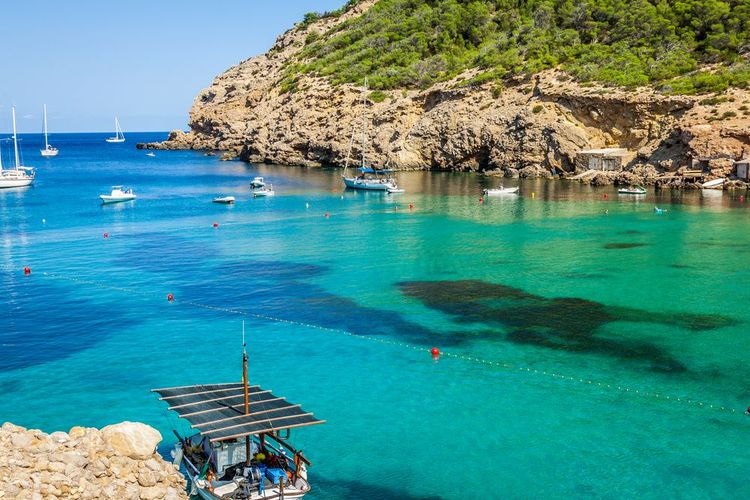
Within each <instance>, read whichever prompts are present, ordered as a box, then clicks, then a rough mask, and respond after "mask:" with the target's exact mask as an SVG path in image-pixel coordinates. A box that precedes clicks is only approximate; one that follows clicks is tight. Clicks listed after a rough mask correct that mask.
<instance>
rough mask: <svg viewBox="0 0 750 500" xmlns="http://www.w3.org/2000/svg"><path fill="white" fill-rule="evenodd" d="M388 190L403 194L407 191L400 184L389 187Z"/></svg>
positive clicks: (389, 192) (392, 192)
mask: <svg viewBox="0 0 750 500" xmlns="http://www.w3.org/2000/svg"><path fill="white" fill-rule="evenodd" d="M386 191H388V194H401V193H405V192H406V191H405V190H404V189H402V188H400V187H398V186H393V187H389V188H388V189H386Z"/></svg>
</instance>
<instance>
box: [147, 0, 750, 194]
mask: <svg viewBox="0 0 750 500" xmlns="http://www.w3.org/2000/svg"><path fill="white" fill-rule="evenodd" d="M749 6H750V0H746V1H743V2H721V1H709V0H702V1H698V0H695V1H685V2H674V1H672V0H669V1H666V0H662V1H660V2H648V1H645V0H644V1H636V2H618V1H615V0H597V1H590V2H571V1H563V0H543V1H533V0H529V1H515V2H513V1H502V0H492V1H490V0H483V1H473V2H459V1H457V0H433V1H427V0H360V1H356V2H355V1H351V2H349V3H348V4H347V5H346V6H344V7H343V8H342V9H341V10H340V11H338V12H335V13H331V14H328V15H317V14H309V15H307V16H306V18H305V20H304V21H303V22H301V23H299V24H298V25H297V26H295V27H294V28H293V29H291V30H289V31H288V32H286V33H284V34H283V35H281V36H280V37H279V38H278V40H277V41H276V43H275V45H274V46H273V47H272V48H271V50H269V52H268V53H266V54H262V55H259V56H256V57H253V58H250V59H248V60H246V61H243V62H242V63H240V64H239V65H237V66H235V67H233V68H230V69H229V70H227V71H226V72H225V73H224V74H222V75H220V76H218V77H217V78H216V79H215V80H214V82H213V83H212V84H211V85H210V86H209V87H208V88H206V89H205V90H203V91H202V92H201V93H200V94H199V95H198V96H197V98H196V100H195V102H194V104H193V108H192V110H191V115H190V128H191V130H190V132H189V133H187V134H185V133H180V132H175V133H173V134H172V135H171V136H170V139H169V140H168V141H167V142H166V143H162V144H156V145H147V147H160V148H193V149H221V150H227V151H230V154H234V155H239V156H240V157H241V158H242V159H244V160H247V161H253V162H271V163H280V164H289V165H307V166H315V165H334V166H342V165H343V164H344V162H345V160H346V156H347V151H348V149H349V144H350V138H351V134H352V131H353V130H354V129H355V124H356V123H357V122H358V120H359V121H361V116H362V112H363V110H364V108H363V104H362V100H361V81H362V80H363V79H364V76H365V75H367V76H368V79H369V82H370V85H371V88H372V89H373V90H371V91H370V92H369V93H368V100H367V107H368V116H369V120H370V122H371V123H370V130H371V132H372V137H371V139H372V141H371V148H372V149H371V151H369V153H368V156H369V157H371V158H372V160H373V161H374V162H375V163H376V164H381V165H382V164H385V163H388V164H389V165H391V166H394V167H396V168H400V169H454V170H481V171H487V172H495V173H499V174H505V175H517V174H520V175H545V176H546V175H551V173H553V172H554V173H563V174H568V173H573V172H575V171H576V169H577V168H578V167H576V163H575V155H576V153H577V152H578V151H580V150H582V149H591V148H603V147H619V148H627V149H629V150H630V151H631V152H632V153H633V158H634V159H633V161H632V162H631V164H630V165H629V169H631V170H634V171H635V172H638V173H639V174H640V175H642V176H645V179H644V180H646V181H651V182H653V181H655V180H656V179H657V177H658V176H659V175H663V174H665V173H667V174H668V173H670V172H676V171H678V170H679V169H680V168H682V167H685V166H686V165H688V163H689V161H690V159H691V158H699V159H704V160H707V161H708V166H709V167H710V168H711V169H712V175H714V176H717V175H727V174H729V172H730V171H731V164H732V160H733V159H738V158H741V157H742V156H743V155H745V154H746V153H748V152H750V132H749V127H748V125H750V118H749V116H750V93H749V92H748V91H747V90H745V86H746V85H747V83H748V74H749V73H748V70H747V62H746V59H745V50H746V49H747V44H748V41H747V38H748V26H747V23H748V20H750V14H746V13H747V12H748V8H749ZM709 91H710V92H709ZM353 154H354V155H357V154H359V150H358V146H357V145H356V144H355V145H354V150H353ZM628 180H629V179H627V178H625V179H621V181H623V182H626V181H628ZM670 182H671V183H672V184H673V185H679V184H681V180H679V179H677V180H674V179H673V180H670Z"/></svg>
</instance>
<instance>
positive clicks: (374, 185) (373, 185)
mask: <svg viewBox="0 0 750 500" xmlns="http://www.w3.org/2000/svg"><path fill="white" fill-rule="evenodd" d="M362 106H363V107H364V110H363V112H362V165H361V166H360V167H359V171H360V174H359V175H358V176H356V177H347V176H346V171H347V169H348V168H349V154H350V153H351V150H352V145H353V144H354V133H352V140H351V142H350V144H349V152H348V153H347V155H346V164H345V165H344V173H343V174H342V176H341V177H342V178H343V179H344V185H345V186H346V187H348V188H351V189H362V190H366V191H384V192H388V193H403V192H404V191H403V189H400V188H399V187H398V185H397V184H396V180H395V179H394V178H393V177H390V176H388V174H390V173H393V170H389V169H384V168H383V169H378V168H373V167H368V166H367V78H365V86H364V88H363V90H362ZM369 174H374V175H369Z"/></svg>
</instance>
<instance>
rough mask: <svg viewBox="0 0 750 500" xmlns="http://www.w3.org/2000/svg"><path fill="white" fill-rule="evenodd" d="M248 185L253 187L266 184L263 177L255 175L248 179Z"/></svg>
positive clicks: (260, 186)
mask: <svg viewBox="0 0 750 500" xmlns="http://www.w3.org/2000/svg"><path fill="white" fill-rule="evenodd" d="M250 186H251V187H253V188H262V187H265V186H266V182H265V181H264V180H263V177H256V178H254V179H253V180H252V181H250Z"/></svg>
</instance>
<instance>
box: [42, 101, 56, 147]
mask: <svg viewBox="0 0 750 500" xmlns="http://www.w3.org/2000/svg"><path fill="white" fill-rule="evenodd" d="M39 152H40V153H41V155H42V156H44V157H45V158H49V157H52V156H57V153H59V152H60V151H58V149H57V148H56V147H53V146H52V145H50V143H49V141H48V140H47V105H46V104H45V105H44V149H40V150H39Z"/></svg>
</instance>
